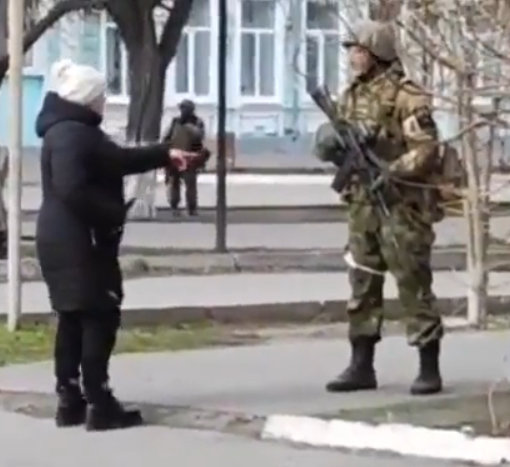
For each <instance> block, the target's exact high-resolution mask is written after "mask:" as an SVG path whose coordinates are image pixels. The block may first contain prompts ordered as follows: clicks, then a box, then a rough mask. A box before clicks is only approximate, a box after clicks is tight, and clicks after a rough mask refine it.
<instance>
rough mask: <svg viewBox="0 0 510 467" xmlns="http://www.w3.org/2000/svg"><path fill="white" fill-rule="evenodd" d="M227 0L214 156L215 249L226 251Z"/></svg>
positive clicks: (222, 8) (223, 1)
mask: <svg viewBox="0 0 510 467" xmlns="http://www.w3.org/2000/svg"><path fill="white" fill-rule="evenodd" d="M227 19H228V18H227V0H219V14H218V23H219V24H218V131H217V138H218V140H217V158H216V251H218V252H226V251H227V144H226V143H227V134H226V127H227V34H228V26H227Z"/></svg>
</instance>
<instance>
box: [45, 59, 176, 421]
mask: <svg viewBox="0 0 510 467" xmlns="http://www.w3.org/2000/svg"><path fill="white" fill-rule="evenodd" d="M51 75H52V76H51V79H52V81H53V86H52V91H51V92H49V93H48V94H47V95H46V97H45V100H44V103H43V106H42V109H41V111H40V113H39V115H38V117H37V122H36V131H37V134H38V135H39V137H40V138H42V139H43V145H42V154H41V172H42V205H41V209H40V211H39V217H38V220H37V236H36V245H37V253H38V257H39V261H40V265H41V269H42V274H43V277H44V280H45V282H46V285H47V287H48V292H49V296H50V301H51V304H52V307H53V309H54V310H55V311H56V313H57V316H58V325H57V332H56V337H55V376H56V380H57V381H56V392H57V395H58V399H59V402H58V408H57V413H56V423H57V426H74V425H80V424H82V423H85V424H86V428H87V429H89V430H107V429H112V428H124V427H129V426H135V425H139V424H141V423H142V417H141V414H140V412H139V411H137V410H126V409H124V408H123V406H122V405H121V404H120V403H119V402H118V401H117V400H116V398H115V397H114V396H113V394H112V391H111V390H110V389H109V386H108V363H109V360H110V356H111V354H112V351H113V348H114V346H115V339H116V335H117V330H118V328H119V325H120V307H121V303H122V298H123V293H122V275H121V271H120V267H119V262H118V254H119V244H120V241H121V238H122V233H123V226H124V223H125V220H126V211H127V209H128V206H127V205H126V203H125V200H124V189H123V187H124V185H123V177H124V176H126V175H132V174H137V173H142V172H146V171H149V170H154V169H158V168H163V167H167V166H169V165H172V164H180V163H182V154H180V153H179V152H176V151H170V149H169V148H168V145H154V146H148V147H143V148H122V147H119V146H118V145H117V144H115V143H114V142H112V141H111V140H110V139H109V138H108V137H107V136H106V135H105V133H103V131H102V130H101V129H100V124H101V121H102V118H103V111H104V105H105V91H106V83H105V79H104V77H103V76H102V75H101V74H100V73H99V72H98V71H97V70H95V69H94V68H91V67H88V66H83V65H78V64H74V63H72V62H70V61H67V60H65V61H62V62H58V63H56V64H55V65H54V66H53V68H52V70H51ZM80 377H81V379H82V385H80ZM82 387H83V392H82Z"/></svg>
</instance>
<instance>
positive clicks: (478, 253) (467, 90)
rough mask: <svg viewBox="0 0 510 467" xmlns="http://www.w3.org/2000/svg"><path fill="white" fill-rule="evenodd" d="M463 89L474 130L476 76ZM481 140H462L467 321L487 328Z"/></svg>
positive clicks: (466, 119) (465, 116) (467, 120)
mask: <svg viewBox="0 0 510 467" xmlns="http://www.w3.org/2000/svg"><path fill="white" fill-rule="evenodd" d="M462 81H463V83H462V84H461V86H460V89H459V91H460V99H461V108H460V116H461V118H462V120H463V123H464V125H465V126H467V127H470V126H472V125H473V123H474V120H475V114H474V109H473V104H474V83H473V77H468V78H465V79H462ZM477 143H478V138H477V134H476V129H472V130H470V131H467V132H466V133H465V135H464V136H463V138H462V153H463V158H464V161H465V164H466V169H467V175H468V192H467V199H466V203H465V217H466V221H467V229H468V244H467V266H468V271H467V272H468V275H469V279H468V291H467V303H468V310H467V318H468V322H469V324H470V325H473V326H477V327H483V326H484V325H485V323H486V317H487V301H488V291H487V288H488V273H487V270H486V262H487V261H486V250H487V243H488V235H487V233H488V232H487V219H486V215H487V208H488V199H487V197H486V194H485V193H483V190H484V181H483V180H482V177H481V171H480V161H479V158H478V147H477V146H478V145H477Z"/></svg>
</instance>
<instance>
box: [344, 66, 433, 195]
mask: <svg viewBox="0 0 510 467" xmlns="http://www.w3.org/2000/svg"><path fill="white" fill-rule="evenodd" d="M338 106H339V111H340V113H341V115H342V116H343V117H344V118H346V119H347V120H349V121H362V122H363V123H364V124H365V125H367V126H368V127H369V128H371V129H372V130H373V131H374V132H375V134H376V135H377V137H376V140H375V142H374V152H375V153H376V154H377V155H378V156H379V157H380V158H381V159H382V160H385V161H387V162H388V169H389V171H390V173H391V174H392V176H394V177H396V178H398V179H401V180H402V181H403V182H404V183H403V184H398V187H399V191H400V192H401V194H402V197H403V198H404V200H406V201H408V202H409V203H418V204H419V205H422V203H423V202H427V204H430V202H433V201H432V200H430V201H429V198H430V193H429V192H430V190H427V189H423V188H418V186H417V184H416V182H417V183H418V184H419V183H421V184H424V183H427V180H429V178H430V177H431V176H432V174H433V172H434V167H435V164H436V161H437V153H438V141H439V137H438V131H437V127H436V124H435V122H434V119H433V117H432V102H431V97H430V96H428V95H427V94H426V93H425V92H424V91H423V90H422V89H421V88H420V87H419V86H418V85H416V84H415V83H414V82H412V81H411V80H410V79H408V78H405V77H404V76H403V74H402V73H401V72H399V70H397V72H396V71H395V69H394V68H391V67H390V68H389V69H388V70H386V71H385V72H383V73H381V74H379V75H377V76H376V77H374V78H373V79H372V80H370V81H366V82H365V81H362V80H360V79H358V80H355V81H354V82H353V83H352V84H351V85H350V86H349V87H348V88H347V89H346V91H345V92H344V93H343V94H342V96H341V97H340V99H339V100H338ZM405 182H415V185H411V184H410V183H409V184H408V185H406V184H405Z"/></svg>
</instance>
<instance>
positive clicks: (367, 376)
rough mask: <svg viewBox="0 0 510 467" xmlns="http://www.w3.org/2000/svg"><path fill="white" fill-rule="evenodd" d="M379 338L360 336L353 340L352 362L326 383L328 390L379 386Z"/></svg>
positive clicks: (365, 388)
mask: <svg viewBox="0 0 510 467" xmlns="http://www.w3.org/2000/svg"><path fill="white" fill-rule="evenodd" d="M378 340H379V339H378V338H374V337H358V338H356V339H353V340H352V341H351V362H350V364H349V366H348V367H347V368H346V369H345V370H344V372H343V373H341V374H340V375H339V376H338V377H337V378H336V379H334V380H333V381H330V382H329V383H328V384H327V385H326V391H328V392H350V391H363V390H370V389H376V388H377V379H376V375H375V370H374V353H375V345H376V344H377V342H378Z"/></svg>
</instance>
